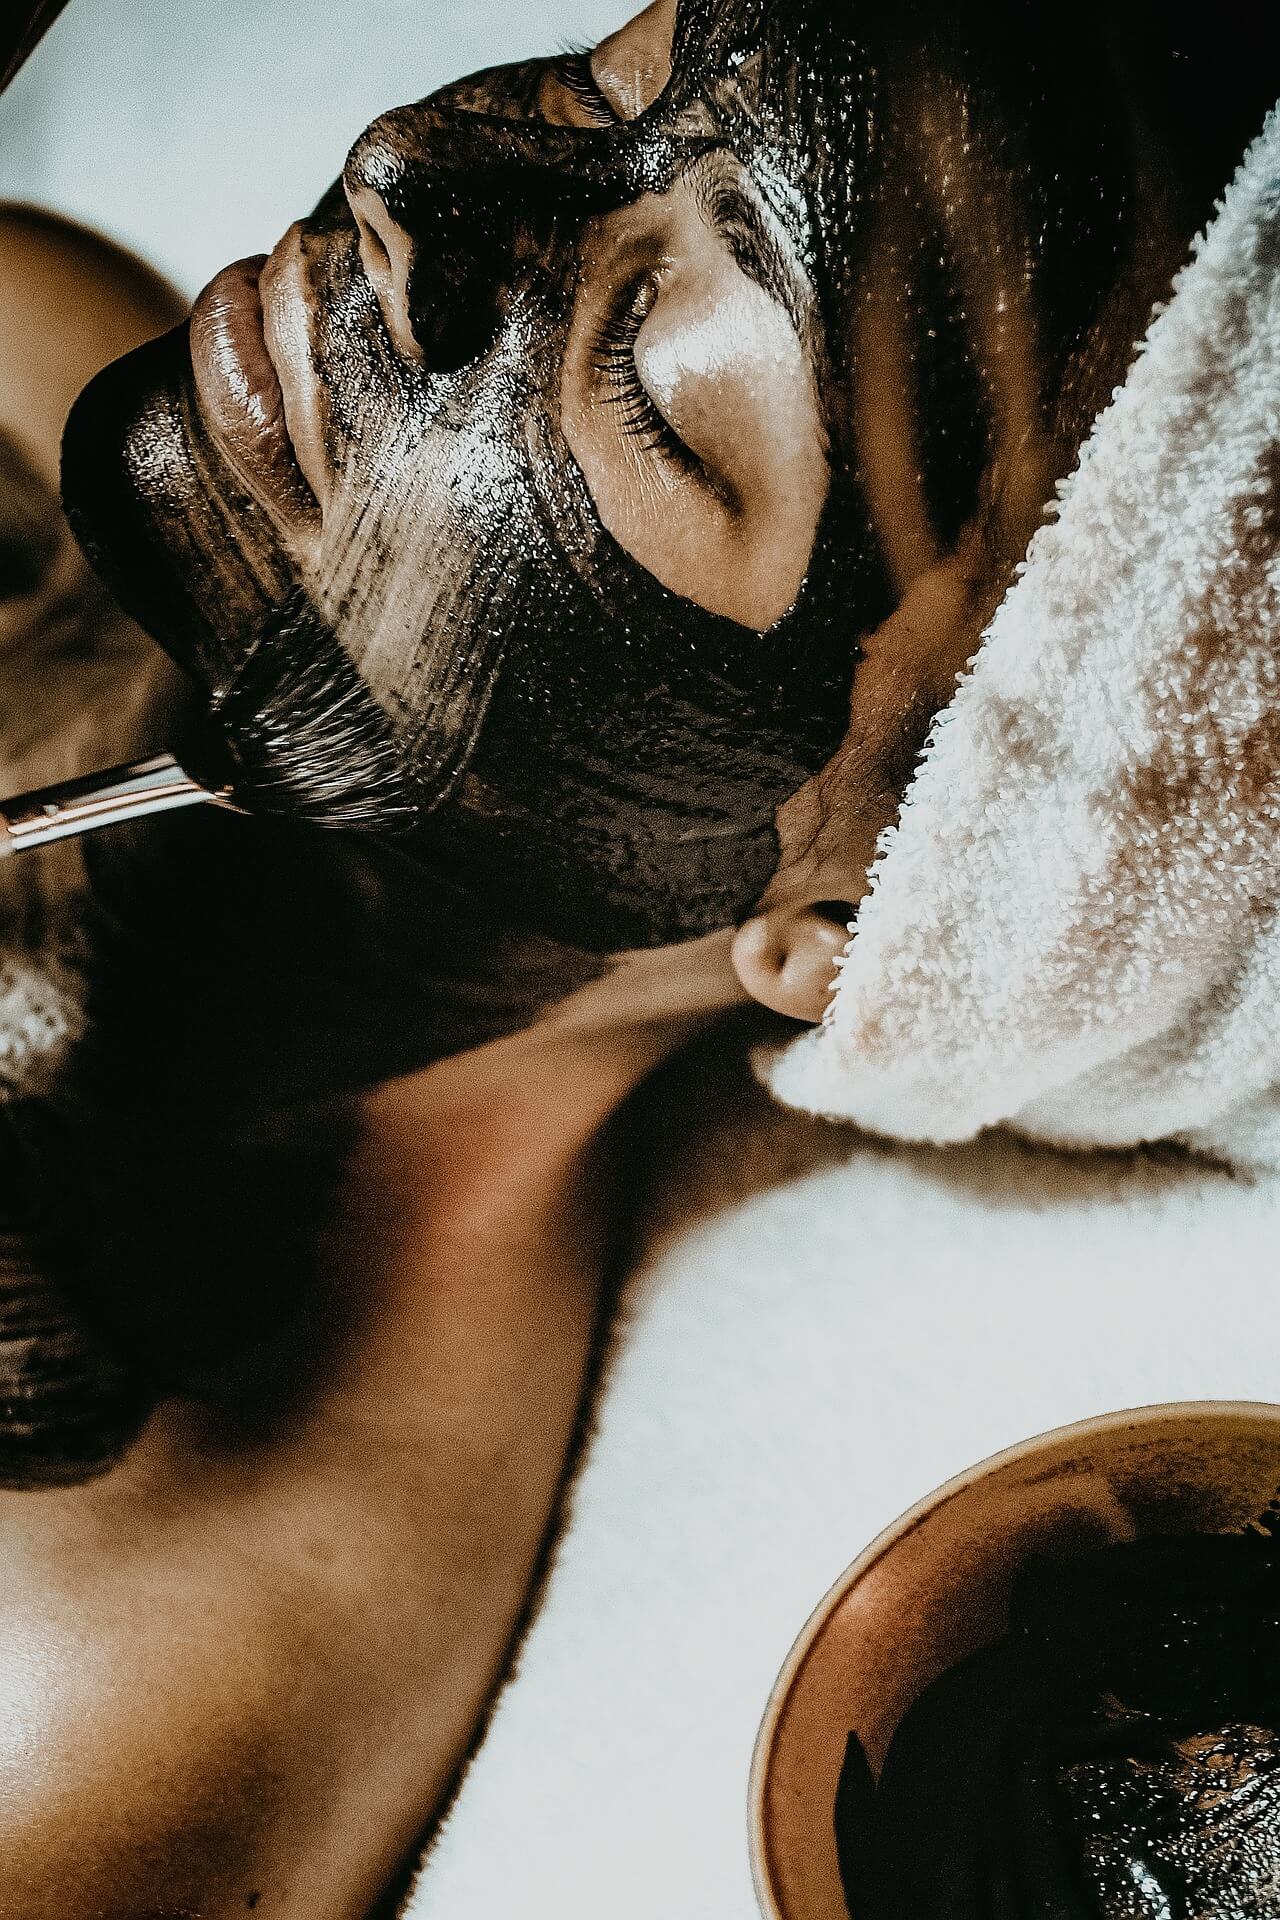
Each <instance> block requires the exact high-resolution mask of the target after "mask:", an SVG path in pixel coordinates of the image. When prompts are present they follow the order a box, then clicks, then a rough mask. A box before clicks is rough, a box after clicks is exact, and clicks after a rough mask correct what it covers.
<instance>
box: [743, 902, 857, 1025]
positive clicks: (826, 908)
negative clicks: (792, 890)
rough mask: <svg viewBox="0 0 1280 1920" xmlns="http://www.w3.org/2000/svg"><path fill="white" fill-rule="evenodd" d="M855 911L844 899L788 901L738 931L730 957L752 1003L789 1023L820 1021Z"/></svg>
mask: <svg viewBox="0 0 1280 1920" xmlns="http://www.w3.org/2000/svg"><path fill="white" fill-rule="evenodd" d="M853 912H854V910H853V906H852V905H851V903H850V902H849V901H848V900H813V901H809V902H797V901H792V902H790V903H789V904H788V905H786V906H777V907H769V908H767V909H766V910H765V911H764V912H763V913H758V914H756V915H755V916H754V918H753V919H750V920H748V921H747V922H746V923H745V924H744V925H743V926H741V927H739V928H738V931H737V933H736V935H735V936H734V941H733V946H732V948H731V950H730V957H731V959H732V961H733V967H734V971H735V972H736V974H737V976H738V978H739V980H740V981H741V982H742V984H743V986H744V987H745V988H746V990H747V992H748V993H749V994H750V995H751V997H752V999H753V1000H758V1001H759V1002H760V1004H761V1005H762V1006H765V1007H771V1008H772V1009H773V1011H774V1012H775V1013H785V1014H787V1015H789V1016H790V1018H791V1019H793V1020H814V1021H816V1020H821V1018H822V1015H823V1012H824V1010H825V1008H826V1005H827V1001H828V1000H829V999H830V997H831V989H832V988H833V987H834V985H835V983H836V960H837V959H838V957H839V956H840V954H842V953H843V952H844V950H845V948H846V946H848V944H849V923H850V921H851V920H852V919H853Z"/></svg>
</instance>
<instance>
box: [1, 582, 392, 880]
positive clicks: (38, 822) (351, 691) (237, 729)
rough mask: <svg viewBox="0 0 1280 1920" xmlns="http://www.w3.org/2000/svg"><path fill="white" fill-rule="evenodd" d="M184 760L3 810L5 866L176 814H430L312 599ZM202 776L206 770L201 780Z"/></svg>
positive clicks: (134, 769) (256, 644)
mask: <svg viewBox="0 0 1280 1920" xmlns="http://www.w3.org/2000/svg"><path fill="white" fill-rule="evenodd" d="M206 698H207V703H208V710H207V714H206V716H205V718H204V720H203V721H202V722H201V724H200V726H199V728H198V730H196V729H190V730H189V731H188V733H187V735H186V736H184V738H185V744H183V743H182V742H180V743H179V745H178V751H177V753H172V752H165V751H161V752H156V753H153V754H149V755H148V756H147V757H146V758H145V759H140V760H131V761H128V762H127V763H126V764H125V765H123V766H117V767H106V768H104V769H102V771H100V772H97V773H88V774H82V775H80V776H79V777H78V778H76V779H73V780H62V781H59V782H58V783H57V784H56V785H54V786H49V787H39V788H36V789H35V790H34V791H32V792H30V793H21V794H18V795H16V796H15V797H14V798H13V799H10V800H0V859H3V858H5V857H6V856H7V855H8V854H12V853H18V852H20V851H21V850H22V849H23V848H24V847H41V846H47V845H48V844H49V842H50V841H53V840H63V839H66V838H68V837H70V836H72V835H76V834H83V833H89V832H92V831H94V830H95V829H96V828H98V827H107V826H113V825H116V824H118V823H120V822H122V821H125V820H141V819H145V818H146V817H147V816H148V815H149V814H153V813H168V812H171V811H172V810H173V809H174V808H176V807H196V806H204V805H212V806H216V807H224V808H227V809H229V810H230V811H231V812H233V813H263V814H276V815H284V816H286V817H288V818H290V819H294V820H304V821H309V822H310V823H311V824H312V825H313V826H320V827H338V828H345V829H348V830H357V831H360V830H363V831H366V832H374V833H381V834H389V833H397V832H403V831H404V830H405V829H406V828H408V827H409V826H411V825H412V824H413V823H414V821H415V820H416V819H417V818H418V816H419V814H420V812H421V811H423V802H422V797H421V796H422V794H423V792H424V791H425V785H424V781H423V779H422V776H421V775H419V776H418V777H417V779H416V780H411V779H410V777H409V775H408V772H407V769H406V767H405V764H404V760H403V758H402V755H401V752H400V749H399V747H398V745H397V742H396V739H395V735H394V732H393V730H392V727H391V725H390V722H389V720H388V718H387V715H386V714H385V713H384V712H383V711H382V709H381V708H380V707H379V706H378V705H377V703H376V702H375V700H374V698H373V696H372V694H371V693H370V692H369V689H368V688H367V687H366V686H365V684H364V682H363V681H362V680H361V679H360V676H359V675H358V673H357V672H356V670H355V668H354V667H353V666H352V664H351V662H350V660H349V659H348V658H347V655H346V654H345V653H344V652H343V650H342V648H341V647H340V646H339V644H338V642H337V640H336V639H335V637H334V635H333V634H332V632H331V631H330V630H329V629H328V627H327V626H326V625H325V624H324V622H323V621H322V620H321V619H320V618H319V616H318V615H317V613H316V612H315V609H314V608H313V607H311V605H310V604H309V603H308V602H307V601H306V599H305V598H304V596H303V595H302V594H301V593H294V594H292V595H290V596H289V598H288V599H287V600H286V601H285V602H284V603H283V605H281V606H280V607H278V608H276V609H274V610H273V612H272V613H271V615H270V616H269V617H268V619H267V620H266V621H264V623H263V625H262V627H261V629H260V631H259V633H258V635H257V636H256V638H255V640H254V641H253V643H252V644H251V645H250V646H249V647H248V649H247V650H246V652H245V654H244V656H243V658H242V659H241V661H240V663H239V665H238V666H237V667H236V668H235V670H234V671H233V672H232V673H230V674H229V675H228V676H227V678H226V679H225V680H223V681H222V682H221V683H219V684H218V685H216V686H214V687H213V688H212V689H210V690H209V692H208V694H207V696H206ZM193 769H199V771H198V772H197V771H194V770H193Z"/></svg>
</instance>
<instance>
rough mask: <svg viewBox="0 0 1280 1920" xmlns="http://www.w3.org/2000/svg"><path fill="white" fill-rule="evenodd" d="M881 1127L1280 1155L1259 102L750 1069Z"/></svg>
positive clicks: (1278, 874) (1275, 253) (1264, 205)
mask: <svg viewBox="0 0 1280 1920" xmlns="http://www.w3.org/2000/svg"><path fill="white" fill-rule="evenodd" d="M767 1071H768V1074H769V1081H770V1084H771V1086H772V1088H773V1090H774V1091H775V1092H776V1093H777V1094H778V1095H779V1096H780V1097H781V1098H782V1099H784V1100H787V1101H790V1102H792V1103H793V1104H795V1105H797V1106H800V1107H804V1108H806V1109H808V1110H810V1111H813V1112H821V1113H826V1114H829V1115H832V1116H839V1117H843V1118H848V1119H854V1120H857V1121H859V1122H860V1123H861V1124H862V1125H863V1126H865V1127H868V1128H870V1129H873V1130H875V1131H877V1132H881V1133H885V1134H890V1135H894V1136H897V1137H899V1138H902V1139H909V1140H930V1141H938V1142H942V1141H958V1140H964V1139H968V1138H971V1137H972V1136H973V1135H975V1134H976V1133H978V1132H979V1131H980V1130H981V1129H982V1128H984V1127H989V1126H992V1125H994V1124H996V1123H999V1122H1012V1123H1013V1124H1015V1125H1016V1126H1017V1127H1018V1129H1019V1130H1020V1131H1022V1132H1025V1133H1027V1134H1030V1135H1034V1136H1036V1137H1038V1138H1041V1139H1045V1140H1052V1141H1058V1142H1061V1143H1069V1144H1073V1145H1081V1144H1103V1145H1122V1144H1129V1143H1132V1142H1137V1141H1145V1140H1159V1139H1166V1138H1170V1137H1175V1138H1179V1139H1182V1140H1184V1141H1186V1142H1188V1143H1189V1144H1192V1145H1194V1146H1196V1147H1198V1148H1200V1149H1202V1150H1204V1151H1207V1152H1209V1153H1212V1154H1215V1155H1219V1156H1221V1157H1224V1158H1226V1159H1228V1160H1234V1161H1236V1162H1239V1163H1243V1164H1252V1165H1262V1166H1280V110H1278V111H1277V112H1276V113H1273V114H1272V115H1271V116H1270V118H1269V120H1268V122H1267V125H1266V127H1265V128H1264V131H1263V133H1262V135H1261V136H1260V138H1259V139H1258V141H1257V142H1256V143H1255V145H1254V147H1253V148H1252V149H1251V151H1250V153H1249V154H1248V156H1247V157H1246V160H1245V162H1244V164H1243V166H1242V168H1241V170H1240V172H1239V174H1238V175H1237V177H1236V179H1235V180H1234V182H1233V183H1232V185H1231V187H1230V189H1229V191H1228V193H1227V195H1226V198H1225V201H1224V203H1223V205H1222V207H1221V209H1220V211H1219V213H1218V216H1217V218H1216V219H1215V221H1214V222H1213V224H1212V225H1211V227H1210V229H1209V232H1208V234H1207V237H1205V238H1204V239H1203V240H1202V241H1201V242H1200V243H1199V244H1198V246H1197V248H1196V250H1195V254H1194V257H1193V259H1192V261H1191V263H1190V264H1189V265H1188V266H1187V267H1186V268H1185V269H1184V271H1183V273H1182V274H1181V275H1180V277H1179V279H1178V281H1177V283H1176V287H1175V291H1174V294H1173V297H1172V299H1171V300H1170V302H1169V304H1168V305H1167V306H1166V307H1165V308H1164V310H1163V311H1162V312H1161V313H1160V314H1159V315H1158V316H1157V318H1156V319H1155V321H1154V323H1153V324H1152V326H1151V329H1150V331H1149V334H1148V336H1147V339H1146V342H1145V343H1144V347H1143V350H1142V351H1141V353H1140V354H1139V356H1138V358H1137V359H1136V361H1135V362H1134V365H1133V367H1132V370H1131V372H1130V374H1129V377H1128V379H1127V380H1126V382H1125V384H1124V386H1123V387H1122V388H1121V389H1120V390H1119V391H1118V393H1117V394H1116V396H1115V397H1114V399H1113V401H1112V404H1111V405H1110V407H1109V408H1108V409H1107V410H1106V411H1105V412H1104V414H1103V415H1102V416H1101V418H1100V420H1099V421H1098V423H1097V425H1096V427H1095V429H1094V432H1093V434H1092V436H1091V439H1090V441H1089V443H1088V445H1087V446H1086V448H1085V450H1084V454H1083V456H1082V459H1081V461H1080V464H1079V466H1078V468H1077V470H1076V472H1075V473H1074V475H1073V476H1072V477H1071V479H1070V480H1069V481H1068V482H1067V483H1066V484H1065V485H1064V486H1063V488H1062V489H1061V502H1060V505H1059V507H1058V510H1057V511H1056V514H1055V517H1054V518H1053V519H1052V520H1051V521H1050V523H1049V524H1048V525H1047V526H1046V527H1044V528H1043V529H1042V531H1041V532H1040V533H1039V534H1038V535H1037V537H1036V539H1035V540H1034V541H1033V543H1032V546H1031V549H1030V552H1029V555H1028V558H1027V561H1026V563H1025V566H1024V568H1023V569H1022V571H1021V575H1020V578H1019V579H1018V581H1017V582H1016V583H1015V585H1014V587H1013V588H1012V590H1011V591H1010V593H1009V595H1008V596H1007V598H1006V600H1005V602H1004V605H1003V606H1002V607H1001V609H1000V611H999V613H998V614H997V616H996V618H995V620H994V621H993V623H992V625H991V627H990V629H989V631H988V634H987V636H986V638H985V641H984V644H983V646H982V648H981V651H980V653H979V655H978V657H977V660H976V662H975V664H974V667H973V669H972V672H971V673H970V675H969V677H968V678H967V680H966V681H965V682H964V684H963V685H962V686H961V687H960V689H959V691H958V692H957V694H956V696H955V699H954V700H953V702H952V704H951V706H950V707H949V709H948V710H947V712H946V713H945V714H944V715H943V717H942V719H941V720H940V721H939V723H938V725H937V727H936V729H935V733H934V736H933V739H932V741H931V744H930V747H929V749H928V752H927V755H926V757H925V760H924V761H923V763H922V765H921V767H920V769H919V772H918V774H917V776H916V778H915V780H914V783H913V785H912V788H911V790H910V793H909V795H908V798H907V802H906V804H905V806H904V809H903V812H902V816H901V819H900V822H899V824H898V826H897V827H896V828H895V829H894V830H893V831H892V832H891V833H890V834H888V835H887V836H886V838H885V841H884V843H883V844H882V848H881V852H880V857H879V859H878V861H877V864H876V867H875V869H874V872H873V891H872V893H871V894H870V896H869V897H868V899H867V900H866V902H865V903H864V905H863V907H862V909H861V911H860V913H859V916H858V919H857V922H856V931H855V934H854V938H853V939H852V941H851V942H850V944H849V947H848V948H847V950H846V954H845V957H844V961H843V964H842V971H841V974H840V977H839V982H838V986H837V989H836V992H835V994H834V996H833V1000H832V1003H831V1007H830V1011H829V1018H828V1020H827V1022H826V1024H825V1025H824V1026H823V1027H822V1028H820V1029H818V1030H816V1031H815V1032H814V1033H813V1034H811V1035H808V1036H806V1037H805V1038H804V1039H802V1040H800V1041H799V1042H797V1043H795V1044H794V1045H792V1046H791V1047H790V1048H789V1049H788V1050H787V1051H786V1052H785V1053H783V1054H782V1055H780V1056H779V1057H778V1058H777V1059H776V1060H775V1061H774V1062H773V1063H772V1065H771V1067H770V1068H769V1069H768V1070H767Z"/></svg>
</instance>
